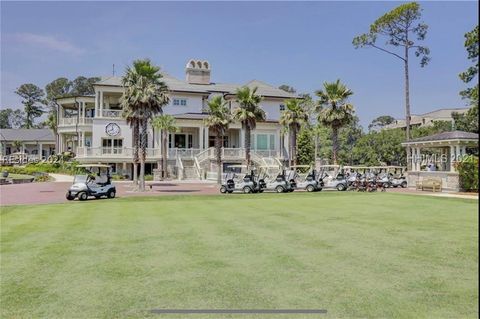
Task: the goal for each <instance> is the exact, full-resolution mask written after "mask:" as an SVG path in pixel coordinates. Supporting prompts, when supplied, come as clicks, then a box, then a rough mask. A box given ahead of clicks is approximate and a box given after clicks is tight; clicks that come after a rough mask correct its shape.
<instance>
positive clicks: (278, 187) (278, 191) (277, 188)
mask: <svg viewBox="0 0 480 319" xmlns="http://www.w3.org/2000/svg"><path fill="white" fill-rule="evenodd" d="M275 190H276V191H277V193H283V192H284V191H285V190H284V189H283V186H280V185H279V186H277V187H275Z"/></svg>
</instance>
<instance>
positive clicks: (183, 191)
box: [0, 181, 219, 206]
mask: <svg viewBox="0 0 480 319" xmlns="http://www.w3.org/2000/svg"><path fill="white" fill-rule="evenodd" d="M114 184H115V187H116V189H117V197H131V196H162V195H187V194H195V195H212V194H219V188H218V186H217V185H216V184H213V183H202V182H197V183H195V182H193V181H192V182H187V183H185V182H177V181H165V182H147V186H146V188H147V191H145V192H143V193H139V192H135V191H134V189H133V187H132V183H130V182H118V183H116V182H114ZM71 185H72V183H71V182H60V181H56V182H44V183H26V184H12V185H0V206H7V205H18V204H25V205H28V204H30V205H31V204H51V203H66V202H67V200H66V198H65V194H66V193H67V190H68V188H69V187H70V186H71Z"/></svg>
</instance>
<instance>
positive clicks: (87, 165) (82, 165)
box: [77, 164, 110, 168]
mask: <svg viewBox="0 0 480 319" xmlns="http://www.w3.org/2000/svg"><path fill="white" fill-rule="evenodd" d="M77 167H84V168H88V167H106V168H109V167H110V165H105V164H81V165H77Z"/></svg>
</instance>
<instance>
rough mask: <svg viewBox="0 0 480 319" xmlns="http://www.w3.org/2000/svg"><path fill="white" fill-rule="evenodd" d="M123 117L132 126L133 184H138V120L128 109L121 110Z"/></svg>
mask: <svg viewBox="0 0 480 319" xmlns="http://www.w3.org/2000/svg"><path fill="white" fill-rule="evenodd" d="M123 117H124V118H125V120H126V121H127V124H128V125H130V127H131V128H132V131H133V134H132V145H133V184H134V185H135V186H138V162H139V161H140V158H139V155H138V149H139V147H138V146H139V144H140V121H139V119H138V118H137V117H136V116H135V113H134V112H132V111H131V110H130V109H124V110H123Z"/></svg>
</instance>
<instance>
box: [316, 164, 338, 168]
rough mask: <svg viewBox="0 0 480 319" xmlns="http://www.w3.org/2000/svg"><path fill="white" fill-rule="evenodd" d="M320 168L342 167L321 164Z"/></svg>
mask: <svg viewBox="0 0 480 319" xmlns="http://www.w3.org/2000/svg"><path fill="white" fill-rule="evenodd" d="M319 167H320V168H340V165H333V164H332V165H320V166H319Z"/></svg>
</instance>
